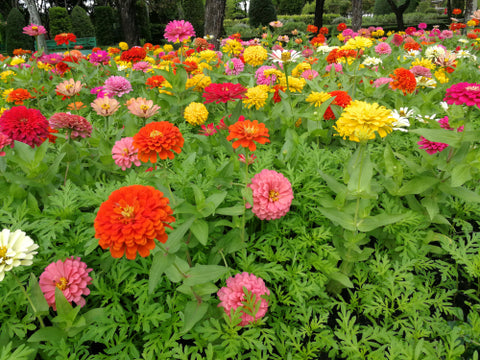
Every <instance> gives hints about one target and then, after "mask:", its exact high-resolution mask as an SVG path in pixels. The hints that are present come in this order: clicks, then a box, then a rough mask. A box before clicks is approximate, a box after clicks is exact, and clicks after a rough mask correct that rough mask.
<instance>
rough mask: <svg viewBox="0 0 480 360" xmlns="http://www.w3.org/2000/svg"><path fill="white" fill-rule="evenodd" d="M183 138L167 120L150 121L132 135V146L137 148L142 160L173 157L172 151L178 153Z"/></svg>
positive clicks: (152, 160) (154, 160)
mask: <svg viewBox="0 0 480 360" xmlns="http://www.w3.org/2000/svg"><path fill="white" fill-rule="evenodd" d="M183 143H184V139H183V136H182V133H181V132H180V130H179V129H178V128H177V127H176V126H175V125H173V124H171V123H169V122H168V121H160V122H151V123H149V124H147V125H145V126H144V127H143V128H141V129H140V130H139V131H138V133H137V134H136V135H135V136H134V137H133V146H134V147H135V148H137V149H138V158H139V159H140V161H142V162H148V161H150V162H152V163H155V162H156V161H157V156H158V157H159V158H160V159H162V160H165V159H166V158H169V159H173V156H174V155H173V152H174V151H175V152H176V153H177V154H180V152H181V151H182V147H183Z"/></svg>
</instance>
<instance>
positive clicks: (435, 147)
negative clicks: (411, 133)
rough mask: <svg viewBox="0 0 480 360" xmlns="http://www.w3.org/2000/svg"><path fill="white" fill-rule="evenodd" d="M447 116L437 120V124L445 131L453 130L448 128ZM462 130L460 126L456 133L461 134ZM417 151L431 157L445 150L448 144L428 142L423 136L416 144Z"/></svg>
mask: <svg viewBox="0 0 480 360" xmlns="http://www.w3.org/2000/svg"><path fill="white" fill-rule="evenodd" d="M448 120H449V119H448V116H445V117H443V118H441V119H440V120H438V123H439V124H440V127H441V128H442V129H445V130H454V128H452V127H451V126H450V123H449V121H448ZM463 130H464V127H463V126H460V127H459V128H458V129H457V132H462V131H463ZM418 145H420V146H419V149H424V150H425V151H426V152H427V153H428V154H430V155H433V154H435V153H437V152H441V151H443V150H445V149H446V148H447V147H448V144H445V143H441V142H435V141H430V140H427V139H426V138H424V137H423V136H420V141H419V142H418Z"/></svg>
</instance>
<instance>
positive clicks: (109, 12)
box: [93, 6, 114, 45]
mask: <svg viewBox="0 0 480 360" xmlns="http://www.w3.org/2000/svg"><path fill="white" fill-rule="evenodd" d="M93 14H94V21H95V33H96V37H97V43H98V45H112V44H113V42H114V37H113V33H114V30H113V9H112V8H111V7H110V6H95V8H94V13H93Z"/></svg>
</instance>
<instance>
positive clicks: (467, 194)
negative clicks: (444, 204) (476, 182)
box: [438, 183, 480, 202]
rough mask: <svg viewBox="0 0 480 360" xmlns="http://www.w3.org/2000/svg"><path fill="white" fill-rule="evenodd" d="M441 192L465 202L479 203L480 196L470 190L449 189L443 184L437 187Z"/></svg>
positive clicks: (449, 187)
mask: <svg viewBox="0 0 480 360" xmlns="http://www.w3.org/2000/svg"><path fill="white" fill-rule="evenodd" d="M438 188H439V189H440V190H441V191H443V192H445V193H447V194H450V195H452V196H456V197H458V198H460V199H462V200H463V201H465V202H480V195H479V194H478V193H476V192H473V191H471V190H468V189H465V188H462V187H455V188H454V187H451V186H449V185H447V184H445V183H442V184H440V185H439V187H438Z"/></svg>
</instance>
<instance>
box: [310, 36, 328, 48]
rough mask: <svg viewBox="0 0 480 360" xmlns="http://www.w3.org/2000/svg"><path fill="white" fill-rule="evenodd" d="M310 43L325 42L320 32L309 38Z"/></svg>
mask: <svg viewBox="0 0 480 360" xmlns="http://www.w3.org/2000/svg"><path fill="white" fill-rule="evenodd" d="M310 44H312V45H314V46H315V45H322V44H325V36H323V35H322V34H317V36H315V37H314V38H313V39H312V40H310Z"/></svg>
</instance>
